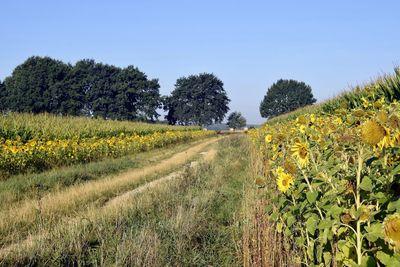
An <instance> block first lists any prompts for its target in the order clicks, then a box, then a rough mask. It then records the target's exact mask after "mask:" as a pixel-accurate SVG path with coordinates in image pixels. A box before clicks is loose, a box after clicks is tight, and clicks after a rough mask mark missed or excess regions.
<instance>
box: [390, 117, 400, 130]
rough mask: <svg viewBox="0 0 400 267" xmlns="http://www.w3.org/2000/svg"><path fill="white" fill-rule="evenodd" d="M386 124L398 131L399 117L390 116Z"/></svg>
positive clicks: (399, 125) (399, 126)
mask: <svg viewBox="0 0 400 267" xmlns="http://www.w3.org/2000/svg"><path fill="white" fill-rule="evenodd" d="M388 124H389V126H390V127H391V128H393V129H399V128H400V119H399V117H397V116H396V115H392V116H390V118H389V121H388Z"/></svg>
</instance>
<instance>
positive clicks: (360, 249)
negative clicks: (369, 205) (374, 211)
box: [356, 148, 363, 265]
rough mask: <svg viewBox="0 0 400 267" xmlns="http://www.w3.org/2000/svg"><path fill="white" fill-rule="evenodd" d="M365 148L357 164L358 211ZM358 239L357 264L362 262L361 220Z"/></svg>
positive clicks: (358, 227) (357, 228)
mask: <svg viewBox="0 0 400 267" xmlns="http://www.w3.org/2000/svg"><path fill="white" fill-rule="evenodd" d="M362 154H363V149H362V148H361V149H360V151H359V154H358V166H357V177H356V179H357V185H356V208H357V211H358V210H359V209H360V208H361V195H360V184H361V171H362V166H363V155H362ZM356 231H357V233H356V241H357V243H356V244H357V245H356V246H357V264H359V265H361V263H362V254H363V253H362V234H361V222H360V220H358V221H357V226H356Z"/></svg>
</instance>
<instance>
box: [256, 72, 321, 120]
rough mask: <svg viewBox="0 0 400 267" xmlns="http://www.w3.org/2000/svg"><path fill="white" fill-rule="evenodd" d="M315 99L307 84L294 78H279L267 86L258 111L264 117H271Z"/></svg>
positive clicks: (312, 101) (308, 103) (310, 102)
mask: <svg viewBox="0 0 400 267" xmlns="http://www.w3.org/2000/svg"><path fill="white" fill-rule="evenodd" d="M315 101H316V99H315V98H314V96H313V94H312V91H311V87H310V86H309V85H307V84H305V83H304V82H299V81H295V80H282V79H280V80H278V81H277V82H276V83H274V84H273V85H272V86H271V87H270V88H268V91H267V94H266V95H265V96H264V99H263V101H262V102H261V104H260V113H261V116H262V117H264V118H271V117H275V116H277V115H280V114H283V113H287V112H290V111H292V110H295V109H297V108H299V107H303V106H306V105H310V104H313V103H315Z"/></svg>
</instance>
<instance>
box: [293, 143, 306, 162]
mask: <svg viewBox="0 0 400 267" xmlns="http://www.w3.org/2000/svg"><path fill="white" fill-rule="evenodd" d="M291 151H292V155H293V156H295V157H296V158H297V161H298V162H299V164H300V166H301V167H306V166H307V165H308V163H309V153H310V152H309V150H308V146H307V145H306V144H303V143H301V142H296V143H295V144H294V145H293V146H292V149H291Z"/></svg>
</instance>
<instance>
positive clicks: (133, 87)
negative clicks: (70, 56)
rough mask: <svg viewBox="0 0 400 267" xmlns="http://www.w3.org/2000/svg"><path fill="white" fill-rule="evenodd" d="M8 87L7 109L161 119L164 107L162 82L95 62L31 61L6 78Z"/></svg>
mask: <svg viewBox="0 0 400 267" xmlns="http://www.w3.org/2000/svg"><path fill="white" fill-rule="evenodd" d="M5 86H6V90H5V91H6V93H5V94H4V96H3V95H2V94H1V92H2V91H3V90H2V91H0V97H2V98H4V103H7V106H6V107H3V106H0V108H1V109H2V110H5V109H7V110H11V111H17V112H33V113H41V112H48V113H56V114H63V115H87V116H95V117H103V118H110V119H128V120H134V119H139V120H155V119H157V117H158V116H159V114H158V113H157V111H156V110H157V109H158V108H160V107H161V96H160V93H159V87H160V86H159V84H158V80H156V79H153V80H149V79H148V78H147V76H146V75H145V74H144V73H143V72H141V71H140V70H139V69H138V68H136V67H134V66H128V67H126V68H119V67H115V66H113V65H107V64H103V63H96V62H95V61H94V60H89V59H84V60H80V61H78V62H77V63H76V64H75V65H73V66H72V65H70V64H65V63H63V62H61V61H58V60H54V59H52V58H49V57H36V56H35V57H30V58H28V59H27V60H26V61H25V62H24V63H23V64H21V65H19V66H17V67H16V68H15V70H14V71H13V73H12V75H11V76H10V77H8V78H6V80H5ZM2 100H3V99H2ZM2 102H3V101H2Z"/></svg>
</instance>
